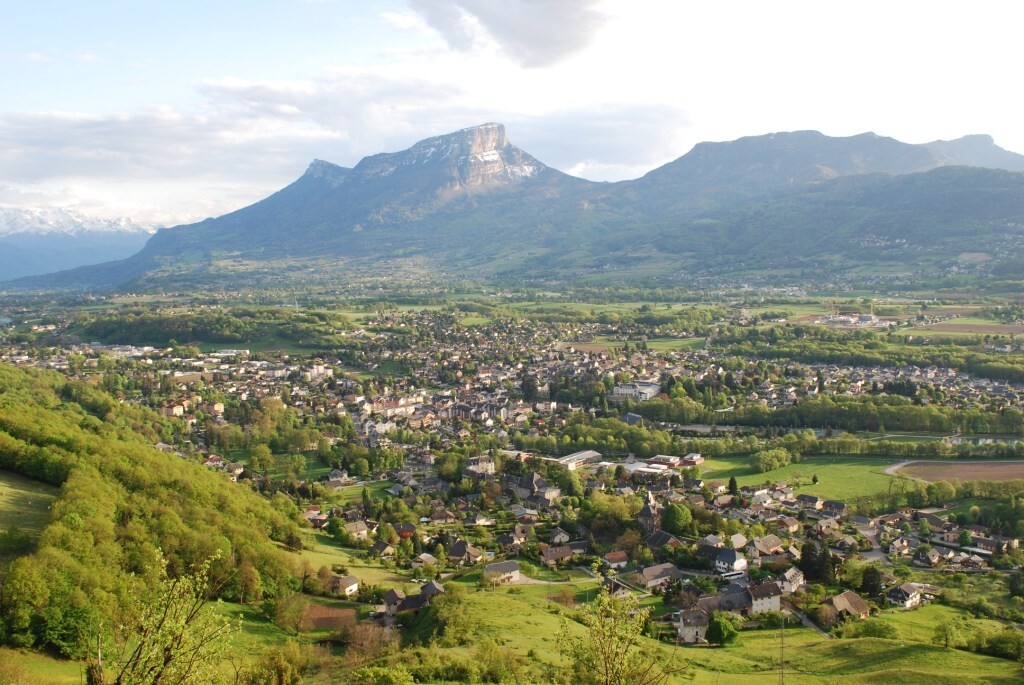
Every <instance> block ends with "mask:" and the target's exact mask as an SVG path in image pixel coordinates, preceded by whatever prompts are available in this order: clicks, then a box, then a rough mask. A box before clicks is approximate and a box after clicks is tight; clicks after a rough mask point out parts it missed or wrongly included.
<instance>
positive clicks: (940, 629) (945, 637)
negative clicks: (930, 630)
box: [932, 619, 964, 649]
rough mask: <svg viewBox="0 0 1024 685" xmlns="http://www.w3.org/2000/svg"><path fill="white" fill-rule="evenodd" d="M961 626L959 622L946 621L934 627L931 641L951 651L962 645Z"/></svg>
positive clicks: (962, 634)
mask: <svg viewBox="0 0 1024 685" xmlns="http://www.w3.org/2000/svg"><path fill="white" fill-rule="evenodd" d="M963 638H964V633H963V626H962V625H961V624H960V622H959V621H955V620H953V619H947V620H945V621H942V622H941V623H939V624H938V625H937V626H935V633H934V636H933V638H932V641H933V642H934V643H935V644H937V645H942V646H943V647H945V648H946V649H953V648H955V647H956V646H957V645H960V644H962V643H963Z"/></svg>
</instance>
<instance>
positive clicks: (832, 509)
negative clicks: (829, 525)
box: [821, 499, 847, 518]
mask: <svg viewBox="0 0 1024 685" xmlns="http://www.w3.org/2000/svg"><path fill="white" fill-rule="evenodd" d="M821 509H822V511H823V512H824V513H826V514H828V515H829V516H833V517H837V518H838V517H841V516H845V515H846V512H847V508H846V502H840V501H838V500H832V499H827V500H825V501H824V502H822V504H821Z"/></svg>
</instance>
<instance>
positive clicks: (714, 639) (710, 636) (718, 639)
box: [705, 611, 740, 646]
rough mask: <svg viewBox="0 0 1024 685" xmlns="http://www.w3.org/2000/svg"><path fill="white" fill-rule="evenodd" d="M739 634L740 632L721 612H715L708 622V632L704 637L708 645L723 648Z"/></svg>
mask: <svg viewBox="0 0 1024 685" xmlns="http://www.w3.org/2000/svg"><path fill="white" fill-rule="evenodd" d="M739 634H740V632H739V631H738V630H736V626H734V625H733V624H732V621H730V620H729V618H728V617H727V616H725V615H723V614H722V612H720V611H716V612H715V613H714V615H713V616H712V617H711V620H710V621H709V622H708V632H707V634H706V636H705V637H706V639H707V641H708V644H712V645H723V646H724V645H727V644H729V643H731V642H734V641H735V640H736V638H737V637H739Z"/></svg>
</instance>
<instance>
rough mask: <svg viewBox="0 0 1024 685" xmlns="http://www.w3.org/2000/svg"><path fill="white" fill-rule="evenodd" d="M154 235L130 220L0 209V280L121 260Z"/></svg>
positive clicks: (69, 212)
mask: <svg viewBox="0 0 1024 685" xmlns="http://www.w3.org/2000/svg"><path fill="white" fill-rule="evenodd" d="M153 232H154V229H152V228H151V227H149V226H144V225H142V224H139V223H136V222H134V221H132V220H131V219H96V218H93V217H87V216H85V215H82V214H80V213H77V212H72V211H68V210H65V209H13V208H4V207H0V281H6V280H12V279H15V278H21V277H24V276H32V275H36V274H46V273H51V272H53V271H55V270H58V269H72V268H74V267H77V266H83V265H85V264H99V263H101V262H109V261H110V260H113V259H122V258H124V257H128V256H130V255H133V254H135V253H136V252H138V251H139V250H140V249H142V247H143V246H144V245H145V244H146V241H148V240H149V238H150V236H151V235H152V234H153Z"/></svg>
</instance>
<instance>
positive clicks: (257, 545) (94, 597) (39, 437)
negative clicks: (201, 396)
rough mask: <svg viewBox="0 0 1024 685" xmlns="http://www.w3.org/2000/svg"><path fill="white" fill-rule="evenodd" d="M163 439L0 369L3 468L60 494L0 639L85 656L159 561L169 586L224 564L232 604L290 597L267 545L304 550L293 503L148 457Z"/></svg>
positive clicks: (139, 415) (23, 374)
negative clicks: (199, 569)
mask: <svg viewBox="0 0 1024 685" xmlns="http://www.w3.org/2000/svg"><path fill="white" fill-rule="evenodd" d="M168 431H169V428H168V426H167V425H166V423H165V422H164V421H163V420H162V419H161V418H160V417H158V416H157V415H156V414H154V413H152V412H151V411H149V410H147V409H143V408H138V407H130V406H127V405H122V404H119V403H117V402H116V401H115V400H113V399H112V398H111V397H110V396H109V395H107V394H106V393H105V392H103V391H101V390H97V389H95V388H93V387H90V386H88V385H85V384H82V383H80V382H77V381H69V380H66V379H65V378H63V377H62V376H59V375H57V374H54V373H43V372H33V371H27V370H20V369H15V368H12V367H9V366H6V365H0V468H3V469H7V470H11V471H14V472H17V473H21V474H23V475H26V476H30V477H33V478H38V479H41V480H44V481H46V482H49V483H53V484H55V485H60V486H61V496H60V497H59V499H58V500H57V501H56V502H55V504H54V506H53V510H52V512H51V522H50V523H49V524H48V525H47V526H46V528H45V530H44V531H43V535H42V537H41V539H40V540H39V543H38V548H37V550H36V551H35V552H34V553H33V554H31V555H28V556H23V557H20V558H18V559H17V560H15V561H14V562H13V563H12V564H11V565H10V567H9V568H8V569H7V573H6V576H5V577H4V580H3V587H2V600H0V619H2V620H0V639H2V641H3V642H6V643H9V644H12V645H17V646H24V647H30V646H34V647H39V648H43V649H46V650H50V651H53V652H55V653H59V654H63V655H66V656H69V657H82V656H84V655H85V654H86V653H87V652H88V651H89V649H90V648H91V647H94V646H95V640H96V633H97V631H98V630H100V626H101V625H102V626H103V628H102V630H103V631H105V632H108V633H109V632H111V627H112V626H115V625H117V624H118V622H119V621H121V622H123V617H122V616H121V612H122V611H124V610H126V609H127V608H128V607H130V606H132V604H131V601H130V600H131V599H132V598H134V597H137V596H145V595H146V593H147V592H148V591H149V589H150V588H152V587H154V586H156V585H157V583H156V580H157V579H158V578H159V577H160V576H161V574H162V572H163V571H164V569H162V568H160V565H159V564H157V563H156V562H155V560H156V559H157V558H158V556H157V550H161V551H162V553H163V555H164V556H165V557H166V559H167V570H169V572H170V573H171V574H172V575H177V574H182V573H186V572H189V571H190V570H191V569H193V568H194V567H196V566H197V565H199V564H201V563H203V562H205V561H206V560H208V559H210V558H212V557H214V556H218V559H217V561H216V562H215V564H214V566H213V568H212V570H211V575H212V578H213V580H212V583H211V585H212V586H213V587H216V588H217V589H218V593H219V595H220V596H222V597H224V598H226V599H235V600H238V599H254V598H256V597H264V598H268V599H269V598H274V597H276V596H279V595H282V594H285V593H288V592H290V591H291V590H292V589H293V582H294V581H293V578H292V568H291V567H290V565H289V564H288V563H287V562H286V561H285V559H284V557H283V555H282V553H281V552H280V551H279V550H278V549H277V547H276V546H275V544H274V541H278V542H281V543H284V544H300V543H298V542H297V535H298V532H297V525H296V523H295V522H294V520H292V518H290V516H289V513H291V512H289V507H290V508H291V509H292V510H294V505H293V504H291V502H290V501H285V502H282V503H281V508H280V510H279V509H275V507H274V505H273V502H272V501H267V500H266V499H264V498H262V497H260V496H259V495H257V494H255V493H253V492H251V491H249V490H248V489H245V488H238V487H236V486H234V485H233V484H232V483H230V482H228V481H227V480H226V479H225V478H223V477H221V476H219V475H217V474H214V473H210V472H207V471H205V470H203V469H200V468H196V466H195V465H194V464H191V463H188V462H186V461H184V460H182V459H181V458H180V457H177V456H175V455H173V454H165V453H162V452H159V451H157V450H155V449H154V448H153V445H154V444H155V443H156V442H157V441H159V440H160V439H161V437H163V436H165V435H166V434H167V432H168ZM108 637H109V635H108Z"/></svg>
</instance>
